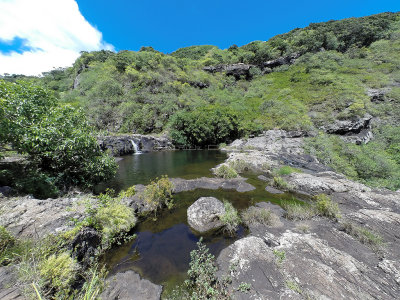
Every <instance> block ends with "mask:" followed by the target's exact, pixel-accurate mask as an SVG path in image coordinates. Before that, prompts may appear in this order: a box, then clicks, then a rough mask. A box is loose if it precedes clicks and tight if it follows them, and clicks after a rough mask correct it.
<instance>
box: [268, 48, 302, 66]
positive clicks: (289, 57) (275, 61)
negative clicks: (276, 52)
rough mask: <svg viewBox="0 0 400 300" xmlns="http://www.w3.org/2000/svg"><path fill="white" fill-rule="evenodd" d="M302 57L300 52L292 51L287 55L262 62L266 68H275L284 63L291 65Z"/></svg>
mask: <svg viewBox="0 0 400 300" xmlns="http://www.w3.org/2000/svg"><path fill="white" fill-rule="evenodd" d="M299 57H300V53H297V52H296V53H292V54H290V55H287V56H282V57H278V58H277V59H273V60H269V61H266V62H264V63H263V64H262V67H263V68H264V69H274V68H276V67H280V66H283V65H291V64H293V63H294V62H295V61H296V59H298V58H299Z"/></svg>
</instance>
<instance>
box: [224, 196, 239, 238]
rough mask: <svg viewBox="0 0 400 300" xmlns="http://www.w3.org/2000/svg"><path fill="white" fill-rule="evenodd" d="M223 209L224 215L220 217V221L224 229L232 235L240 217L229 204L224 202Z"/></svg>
mask: <svg viewBox="0 0 400 300" xmlns="http://www.w3.org/2000/svg"><path fill="white" fill-rule="evenodd" d="M224 208H225V213H224V214H223V215H222V216H220V220H221V222H222V224H224V229H225V230H226V231H227V232H228V233H229V234H231V235H233V234H234V233H235V232H236V229H237V228H238V226H239V224H240V217H239V214H238V212H237V210H236V208H234V207H233V205H232V204H231V203H230V202H228V201H224Z"/></svg>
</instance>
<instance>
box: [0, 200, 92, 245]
mask: <svg viewBox="0 0 400 300" xmlns="http://www.w3.org/2000/svg"><path fill="white" fill-rule="evenodd" d="M82 200H83V199H82V198H57V199H46V200H39V199H35V198H32V197H29V196H27V197H16V198H7V199H6V200H2V201H1V200H0V212H1V217H0V225H2V226H4V227H6V228H7V230H9V231H10V232H12V233H13V234H14V235H15V236H17V237H30V238H35V239H37V238H42V237H44V236H45V235H46V234H49V233H59V232H63V231H67V230H69V229H72V228H73V227H74V224H73V223H72V222H71V219H72V218H74V219H77V220H81V219H82V218H83V213H84V211H85V208H84V205H83V203H82Z"/></svg>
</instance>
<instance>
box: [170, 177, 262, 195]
mask: <svg viewBox="0 0 400 300" xmlns="http://www.w3.org/2000/svg"><path fill="white" fill-rule="evenodd" d="M246 180H247V178H234V179H223V178H209V177H201V178H196V179H182V178H172V179H171V181H172V183H173V184H174V189H173V192H174V193H180V192H187V191H193V190H195V189H209V190H217V189H219V188H222V189H225V190H236V191H237V192H240V193H243V192H249V191H252V190H254V189H255V187H254V186H252V185H251V184H249V183H247V182H246Z"/></svg>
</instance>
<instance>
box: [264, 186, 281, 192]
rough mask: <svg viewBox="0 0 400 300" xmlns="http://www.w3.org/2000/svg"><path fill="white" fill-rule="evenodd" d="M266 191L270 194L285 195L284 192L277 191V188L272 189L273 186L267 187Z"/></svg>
mask: <svg viewBox="0 0 400 300" xmlns="http://www.w3.org/2000/svg"><path fill="white" fill-rule="evenodd" d="M265 190H266V191H267V192H268V193H271V194H284V192H282V191H280V190H278V189H276V188H274V187H272V186H267V187H266V188H265Z"/></svg>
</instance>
